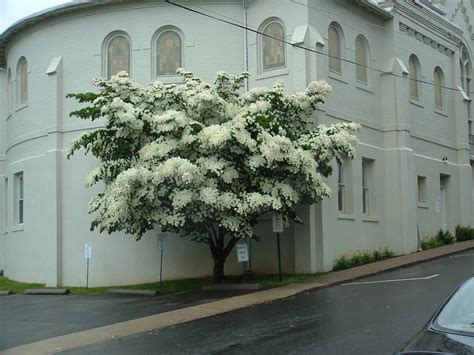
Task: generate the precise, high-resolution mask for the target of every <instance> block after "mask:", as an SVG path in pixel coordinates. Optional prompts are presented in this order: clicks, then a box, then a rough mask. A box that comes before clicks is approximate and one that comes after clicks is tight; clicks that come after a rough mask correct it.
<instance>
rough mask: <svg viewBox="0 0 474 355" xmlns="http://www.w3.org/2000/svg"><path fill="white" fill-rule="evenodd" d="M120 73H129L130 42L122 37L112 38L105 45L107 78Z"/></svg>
mask: <svg viewBox="0 0 474 355" xmlns="http://www.w3.org/2000/svg"><path fill="white" fill-rule="evenodd" d="M120 71H126V72H127V73H130V42H129V41H128V39H127V37H125V36H123V35H117V36H114V37H112V38H111V39H110V40H109V42H108V43H107V78H109V79H110V77H111V76H112V75H115V74H117V73H118V72H120Z"/></svg>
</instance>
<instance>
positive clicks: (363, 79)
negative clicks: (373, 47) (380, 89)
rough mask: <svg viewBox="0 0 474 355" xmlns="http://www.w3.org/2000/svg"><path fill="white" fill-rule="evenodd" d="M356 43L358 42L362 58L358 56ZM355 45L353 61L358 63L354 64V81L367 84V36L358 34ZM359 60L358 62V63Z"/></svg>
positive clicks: (368, 56)
mask: <svg viewBox="0 0 474 355" xmlns="http://www.w3.org/2000/svg"><path fill="white" fill-rule="evenodd" d="M358 43H360V46H361V50H362V54H363V58H359V57H358ZM354 46H355V62H356V63H357V64H360V65H356V81H357V82H359V83H362V84H365V85H367V84H369V81H370V80H369V70H368V66H369V62H370V47H369V42H368V41H367V38H365V36H364V35H362V34H359V35H358V36H357V37H356V39H355V42H354ZM359 61H360V63H359Z"/></svg>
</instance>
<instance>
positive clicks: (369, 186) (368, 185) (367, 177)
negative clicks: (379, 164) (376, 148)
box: [361, 158, 375, 216]
mask: <svg viewBox="0 0 474 355" xmlns="http://www.w3.org/2000/svg"><path fill="white" fill-rule="evenodd" d="M374 164H375V160H373V159H369V158H362V174H361V180H362V184H361V185H362V215H364V216H371V215H373V214H374V211H375V201H374V196H375V194H374V181H373V176H374Z"/></svg>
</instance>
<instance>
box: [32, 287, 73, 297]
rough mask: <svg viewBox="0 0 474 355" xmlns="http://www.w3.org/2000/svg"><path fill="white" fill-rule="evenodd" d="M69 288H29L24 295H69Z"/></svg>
mask: <svg viewBox="0 0 474 355" xmlns="http://www.w3.org/2000/svg"><path fill="white" fill-rule="evenodd" d="M70 293H71V291H70V290H69V289H68V288H29V289H26V290H25V292H23V294H24V295H68V294H70Z"/></svg>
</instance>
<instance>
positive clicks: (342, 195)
mask: <svg viewBox="0 0 474 355" xmlns="http://www.w3.org/2000/svg"><path fill="white" fill-rule="evenodd" d="M344 170H345V168H344V165H343V162H337V210H338V211H339V212H344V211H345V210H346V208H347V207H346V182H345V176H344V175H345V174H344V172H345V171H344Z"/></svg>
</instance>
